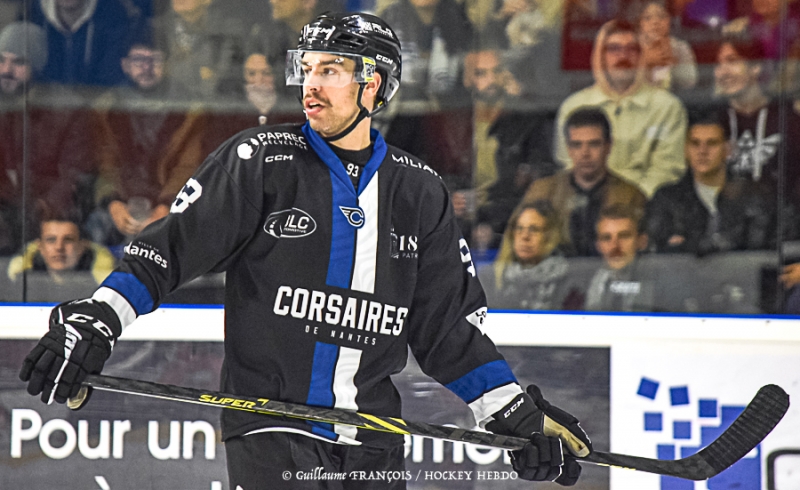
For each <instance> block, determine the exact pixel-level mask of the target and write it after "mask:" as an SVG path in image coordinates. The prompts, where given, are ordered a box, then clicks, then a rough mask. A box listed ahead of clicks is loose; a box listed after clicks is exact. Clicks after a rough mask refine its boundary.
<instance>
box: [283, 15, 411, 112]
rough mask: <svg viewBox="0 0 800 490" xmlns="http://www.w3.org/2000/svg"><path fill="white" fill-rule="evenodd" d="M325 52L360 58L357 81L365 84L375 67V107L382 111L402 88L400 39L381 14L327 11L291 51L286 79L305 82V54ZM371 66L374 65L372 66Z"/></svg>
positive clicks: (305, 31)
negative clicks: (377, 80) (377, 82)
mask: <svg viewBox="0 0 800 490" xmlns="http://www.w3.org/2000/svg"><path fill="white" fill-rule="evenodd" d="M307 51H321V52H328V53H334V54H341V55H345V56H347V57H349V58H351V59H353V60H355V61H356V80H355V81H356V82H359V83H363V82H365V81H367V80H368V79H369V77H370V73H371V72H370V70H372V69H374V70H375V71H377V72H378V73H380V75H381V79H382V83H381V86H380V88H379V89H378V95H377V99H376V101H375V107H374V108H373V110H372V112H371V114H370V115H372V114H375V113H376V112H378V111H380V110H382V109H383V108H385V107H386V104H387V103H388V102H389V101H390V100H391V99H392V97H394V94H395V93H396V92H397V89H398V88H399V87H400V74H401V70H402V58H401V56H400V40H399V39H398V38H397V35H396V34H395V33H394V31H393V30H392V28H391V27H389V25H388V24H387V23H386V22H384V21H383V20H382V19H380V18H379V17H376V16H374V15H369V14H362V13H333V12H326V13H324V14H321V15H320V16H318V17H317V18H316V19H314V20H313V21H311V22H310V23H308V24H307V25H306V26H305V27H303V31H302V33H301V35H300V39H299V42H298V45H297V50H293V51H289V55H288V56H287V63H286V82H287V84H289V85H302V69H301V68H302V67H301V66H300V63H299V62H300V61H301V60H302V53H303V52H307ZM370 65H371V66H370Z"/></svg>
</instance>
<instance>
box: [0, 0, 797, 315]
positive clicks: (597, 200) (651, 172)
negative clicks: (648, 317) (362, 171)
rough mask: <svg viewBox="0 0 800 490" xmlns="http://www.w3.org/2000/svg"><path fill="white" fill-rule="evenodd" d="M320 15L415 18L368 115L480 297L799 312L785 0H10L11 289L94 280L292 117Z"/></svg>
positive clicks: (76, 287) (7, 219)
mask: <svg viewBox="0 0 800 490" xmlns="http://www.w3.org/2000/svg"><path fill="white" fill-rule="evenodd" d="M328 10H345V11H364V12H370V13H375V14H377V15H380V16H381V17H383V18H384V19H385V20H386V21H387V22H388V23H389V24H390V25H391V26H392V27H393V28H394V30H395V31H396V32H397V34H398V36H399V37H400V40H401V43H402V48H403V52H402V56H403V72H402V84H401V89H400V91H399V92H398V95H397V97H395V99H394V100H393V101H392V103H391V104H390V106H389V109H388V110H387V111H384V112H383V113H381V114H379V115H378V116H376V120H375V121H373V123H374V125H375V126H376V127H378V128H379V129H380V130H381V131H382V133H383V135H384V137H385V138H386V140H387V142H388V143H390V144H394V145H396V146H399V147H400V148H403V149H404V150H407V151H409V152H411V153H412V154H414V155H416V156H418V157H419V158H421V159H422V160H424V161H425V162H426V163H427V164H428V165H429V166H430V167H431V168H433V169H434V170H435V171H436V172H437V173H438V174H439V175H440V176H441V177H442V178H443V179H444V180H445V182H446V183H447V185H448V187H449V189H450V191H451V197H452V202H453V206H454V209H455V212H456V215H457V217H458V220H459V222H460V225H461V227H462V232H463V236H464V238H465V239H466V240H467V241H468V243H469V245H470V248H471V256H472V260H473V262H474V263H475V265H476V267H477V270H478V275H479V277H480V279H481V282H482V284H483V285H484V288H485V289H486V292H487V297H488V300H489V305H490V307H492V308H494V309H501V310H575V311H580V310H591V311H630V312H676V313H683V312H687V313H731V314H737V315H742V314H761V313H767V314H800V286H798V284H800V1H795V0H0V301H6V302H23V301H24V302H38V301H43V302H53V301H61V300H64V299H69V298H74V297H81V296H86V295H89V294H91V291H93V290H94V288H95V287H96V285H97V284H98V283H99V282H100V281H102V279H103V278H104V277H105V275H107V274H108V273H109V272H110V271H111V269H112V268H113V266H114V264H115V261H117V260H119V258H120V257H121V256H122V254H123V253H124V247H125V245H126V244H127V243H128V242H129V241H130V239H131V237H132V236H134V235H135V234H136V233H137V232H138V231H139V230H141V229H142V228H143V227H144V226H146V225H147V224H149V223H150V222H152V221H155V220H157V219H159V218H160V217H162V216H164V215H166V214H167V213H168V212H169V206H170V203H171V202H172V200H173V199H174V198H175V196H176V195H177V194H178V193H179V192H180V191H181V189H182V186H183V185H184V183H185V182H186V180H187V179H188V177H189V176H190V175H191V174H192V173H193V172H194V170H195V169H196V168H197V166H198V165H199V164H200V163H201V162H202V161H203V159H204V158H205V157H206V156H207V155H208V154H209V153H210V152H211V151H212V150H213V149H215V148H216V147H217V146H218V145H219V144H221V143H222V142H224V141H225V140H227V139H228V138H230V137H231V136H233V135H234V134H236V133H237V132H239V131H241V130H243V129H246V128H248V127H253V126H256V125H259V124H277V123H285V122H302V121H303V120H304V117H303V114H302V111H301V106H300V104H299V103H298V101H297V92H296V89H295V90H288V89H287V87H286V86H285V83H284V65H285V54H286V50H287V49H290V48H293V47H294V46H295V45H296V42H297V37H298V33H299V31H300V29H301V27H302V26H303V25H304V24H306V23H307V22H308V21H310V20H311V19H312V18H313V17H314V16H315V15H317V14H319V13H321V12H324V11H328ZM223 283H224V278H223V277H221V276H207V277H203V278H200V279H199V280H196V281H194V282H193V283H190V284H188V285H187V286H185V287H184V288H182V289H181V290H178V291H176V292H175V293H174V294H173V296H172V297H171V298H170V300H169V301H168V302H189V303H192V302H197V303H208V302H211V303H215V302H221V301H222V287H223Z"/></svg>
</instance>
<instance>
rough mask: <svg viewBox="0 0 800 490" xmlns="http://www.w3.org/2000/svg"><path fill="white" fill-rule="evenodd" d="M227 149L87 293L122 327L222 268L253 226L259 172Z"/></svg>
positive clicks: (210, 159)
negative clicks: (109, 309)
mask: <svg viewBox="0 0 800 490" xmlns="http://www.w3.org/2000/svg"><path fill="white" fill-rule="evenodd" d="M231 141H233V140H231ZM226 145H227V146H226ZM226 145H223V146H222V147H220V149H218V150H217V151H216V152H214V153H212V154H211V155H210V156H209V157H208V158H207V159H206V161H205V162H203V164H202V165H201V166H200V167H199V168H198V170H197V171H196V172H195V174H194V175H193V176H192V177H191V178H189V180H188V181H187V182H186V184H185V185H184V186H183V188H182V189H181V191H180V192H179V193H178V195H177V197H176V198H175V201H174V202H173V203H172V206H171V208H170V212H169V214H168V215H167V216H166V217H164V218H162V219H161V220H158V221H156V222H154V223H153V224H151V225H149V226H148V227H146V228H145V229H144V230H143V231H142V232H141V233H140V234H139V235H137V236H136V238H134V240H133V241H132V242H131V243H130V244H128V245H127V246H126V247H125V253H124V256H123V258H122V261H121V264H120V265H119V266H118V267H117V268H116V269H115V270H114V272H112V273H111V274H110V275H109V276H108V278H106V280H105V281H103V283H102V284H101V285H100V287H99V288H98V290H97V291H96V292H95V294H94V295H93V298H94V299H96V300H100V301H105V302H106V303H108V304H110V305H111V306H112V308H114V310H115V311H116V312H117V315H118V316H119V317H120V322H121V323H122V325H123V328H124V327H125V326H127V325H128V324H130V323H131V322H133V320H135V319H136V317H137V316H139V315H143V314H145V313H149V312H151V311H153V310H154V309H155V308H157V307H158V305H159V304H160V303H161V301H162V300H163V298H164V297H165V296H166V295H167V294H168V293H170V292H171V291H174V290H175V289H177V288H178V287H179V286H180V285H182V284H184V283H186V282H188V281H190V280H192V279H194V278H196V277H198V276H200V275H202V274H204V273H206V272H209V271H211V270H217V271H223V270H224V269H225V265H226V264H227V263H229V261H231V260H233V259H234V258H235V256H236V255H237V252H238V251H239V250H240V249H241V248H243V246H244V245H245V244H246V243H247V241H248V240H249V239H250V238H251V237H252V236H253V234H254V233H255V230H256V229H257V228H258V226H259V223H260V217H261V209H262V206H263V201H264V197H263V196H264V192H263V185H262V182H263V174H264V170H263V167H262V166H260V165H259V164H258V163H256V162H254V161H250V162H247V161H244V160H242V159H240V158H239V157H238V155H237V151H236V147H235V146H232V144H231V143H228V144H226Z"/></svg>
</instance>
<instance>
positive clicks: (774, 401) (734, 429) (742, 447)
mask: <svg viewBox="0 0 800 490" xmlns="http://www.w3.org/2000/svg"><path fill="white" fill-rule="evenodd" d="M787 410H789V395H788V394H787V393H786V392H785V391H784V390H783V388H781V387H780V386H778V385H766V386H763V387H762V388H761V389H760V390H758V393H756V396H755V397H754V398H753V401H751V402H750V403H749V404H748V405H747V407H745V409H744V411H743V412H742V413H741V414H740V415H739V417H737V419H736V420H734V421H733V423H732V424H731V426H730V427H728V429H727V430H725V432H723V433H722V435H720V436H719V438H717V440H715V441H714V442H712V443H711V444H709V445H708V446H707V447H706V448H705V449H703V450H702V451H700V453H699V454H700V455H701V456H702V457H703V459H704V460H705V461H706V462H707V463H708V465H709V466H710V467H712V468H714V470H716V473H720V472H721V471H723V470H725V469H727V468H729V467H730V466H732V465H733V464H734V463H736V462H737V461H739V460H740V459H742V458H743V457H744V456H745V455H747V453H749V452H750V451H752V450H753V449H754V448H755V447H756V446H758V445H759V444H760V443H761V441H763V440H764V438H765V437H767V435H769V433H770V432H772V429H774V428H775V426H776V425H778V422H780V421H781V419H782V418H783V416H784V415H785V414H786V411H787ZM716 473H715V474H716Z"/></svg>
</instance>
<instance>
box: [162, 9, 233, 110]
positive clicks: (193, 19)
mask: <svg viewBox="0 0 800 490" xmlns="http://www.w3.org/2000/svg"><path fill="white" fill-rule="evenodd" d="M222 3H224V2H219V4H222ZM170 5H171V9H170V10H169V11H168V12H166V13H165V14H163V15H161V16H159V17H158V18H156V19H155V21H154V25H155V29H156V31H157V32H159V33H160V34H161V35H164V36H165V37H166V40H167V46H168V51H169V55H170V59H169V66H168V70H169V73H170V79H171V81H172V83H177V84H180V86H181V87H182V88H184V89H186V90H188V95H189V97H190V98H192V99H195V100H204V101H206V102H210V101H212V100H214V99H215V98H216V97H218V96H219V93H218V89H219V87H218V85H219V82H220V80H224V79H226V78H227V77H228V76H229V75H230V74H231V73H235V72H236V71H238V70H241V65H242V62H243V61H244V59H243V58H244V50H245V44H246V38H247V36H248V33H247V31H246V27H245V26H244V25H243V23H242V22H241V21H240V20H237V19H235V18H233V17H230V16H225V15H222V14H221V13H220V12H218V10H217V9H214V8H213V7H214V6H215V4H213V3H212V0H172V1H171V3H170ZM219 8H220V9H221V8H222V6H221V5H220V7H219Z"/></svg>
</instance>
